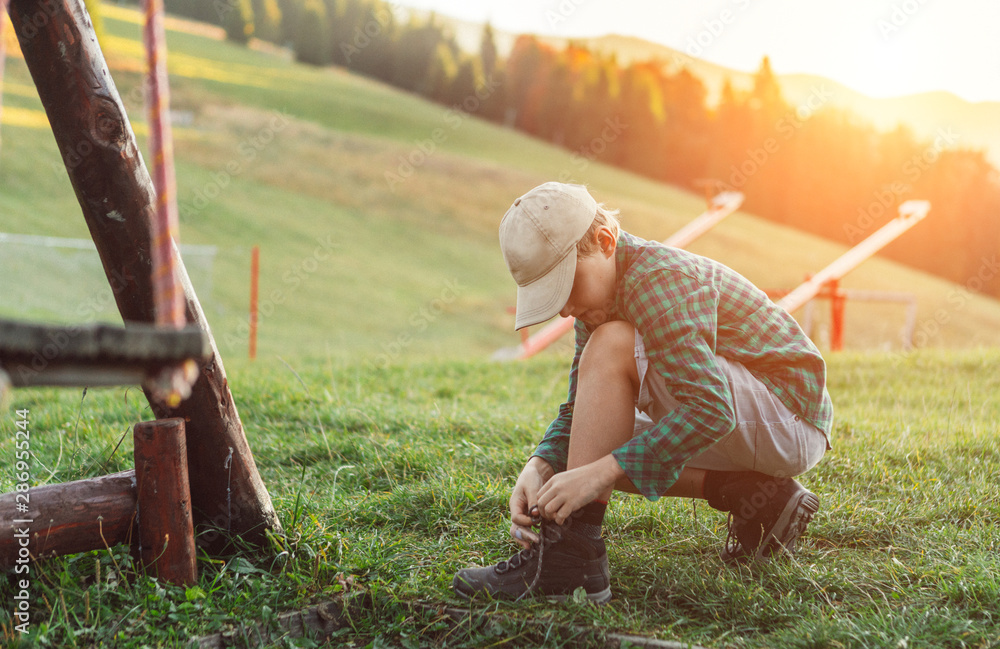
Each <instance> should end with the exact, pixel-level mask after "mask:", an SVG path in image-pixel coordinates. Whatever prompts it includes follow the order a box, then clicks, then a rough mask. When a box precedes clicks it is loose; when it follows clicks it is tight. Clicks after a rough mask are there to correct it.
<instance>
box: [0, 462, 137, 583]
mask: <svg viewBox="0 0 1000 649" xmlns="http://www.w3.org/2000/svg"><path fill="white" fill-rule="evenodd" d="M135 504H136V490H135V471H123V472H121V473H113V474H111V475H106V476H101V477H100V478H90V479H88V480H77V481H75V482H64V483H61V484H54V485H46V486H44V487H35V488H34V489H29V490H28V491H26V492H23V493H21V492H12V493H8V494H3V495H2V496H0V570H7V569H10V568H12V567H14V566H15V564H16V562H17V561H19V560H24V559H26V558H27V557H30V560H34V559H40V558H45V557H51V556H58V555H64V554H74V553H77V552H89V551H90V550H100V549H103V548H106V547H111V546H113V545H118V544H119V543H125V544H129V543H131V541H132V536H133V523H134V522H135ZM20 505H25V506H26V507H25V509H26V511H18V507H19V506H20ZM22 562H23V561H22Z"/></svg>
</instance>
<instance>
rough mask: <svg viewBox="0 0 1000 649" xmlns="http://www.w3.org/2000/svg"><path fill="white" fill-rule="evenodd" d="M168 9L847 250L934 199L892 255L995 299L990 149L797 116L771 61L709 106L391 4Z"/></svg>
mask: <svg viewBox="0 0 1000 649" xmlns="http://www.w3.org/2000/svg"><path fill="white" fill-rule="evenodd" d="M165 6H166V8H167V10H168V11H170V12H172V13H176V14H180V15H185V16H189V17H193V18H197V19H199V20H205V21H208V22H212V23H215V24H219V25H221V26H223V27H224V28H225V29H226V34H227V36H228V38H230V39H232V40H234V41H237V42H246V41H247V40H248V39H249V38H251V37H254V36H255V37H258V38H261V39H264V40H269V41H273V42H275V43H280V44H285V45H289V46H290V47H291V48H292V49H293V51H294V52H295V56H296V58H297V59H298V60H299V61H302V62H305V63H309V64H313V65H337V66H342V67H344V68H347V69H350V70H352V71H355V72H357V73H359V74H364V75H366V76H370V77H373V78H376V79H379V80H382V81H384V82H386V83H389V84H392V85H393V86H396V87H398V88H401V89H403V90H406V91H410V92H414V93H418V94H420V95H422V96H424V97H427V98H428V99H430V100H432V101H436V102H439V103H441V104H443V105H446V106H449V107H452V108H458V109H460V110H464V111H466V112H474V113H475V114H476V115H478V116H480V117H482V118H485V119H488V120H491V121H494V122H497V123H500V124H504V125H507V126H509V127H511V128H516V129H518V130H521V131H524V132H526V133H529V134H531V135H533V136H535V137H538V138H541V139H544V140H547V141H549V142H552V143H554V144H556V145H558V146H561V147H564V148H566V149H568V150H570V151H572V152H573V153H574V155H573V157H572V158H571V160H572V161H573V162H574V163H575V164H574V166H575V167H576V168H577V169H582V168H583V167H585V166H586V165H587V164H589V163H590V162H591V161H595V160H598V161H600V162H603V163H607V164H611V165H615V166H618V167H621V168H625V169H628V170H631V171H634V172H636V173H639V174H642V175H644V176H648V177H650V178H654V179H656V180H661V181H664V182H668V183H673V184H676V185H679V186H682V187H685V188H691V189H696V190H699V191H700V190H701V189H702V188H705V187H706V186H707V189H708V190H709V191H712V190H722V189H736V190H739V191H742V192H743V193H744V194H745V195H746V203H745V206H746V208H747V209H748V210H749V211H751V212H754V213H756V214H758V215H759V216H762V217H764V218H767V219H770V220H773V221H777V222H779V223H782V224H786V225H789V226H792V227H795V228H798V229H802V230H806V231H808V232H812V233H815V234H819V235H821V236H824V237H827V238H830V239H833V240H836V241H840V242H843V243H845V244H855V243H857V242H859V241H861V240H862V239H864V238H865V237H866V236H868V235H869V234H871V233H872V232H874V231H875V230H876V229H878V228H879V227H881V225H883V224H884V223H886V222H888V221H889V220H890V219H891V218H893V217H894V216H895V215H896V213H897V212H896V208H897V206H898V205H899V204H900V203H901V202H903V201H905V200H907V199H910V198H920V199H927V200H929V201H931V203H932V209H931V213H930V215H929V216H928V218H927V219H926V220H925V221H924V222H923V223H921V224H920V225H918V226H917V227H915V228H914V229H913V230H911V231H909V232H907V233H906V234H905V235H904V236H903V237H902V238H901V239H900V240H899V241H898V242H896V243H893V244H890V245H889V246H888V247H887V248H886V249H885V250H884V253H883V254H885V255H886V256H888V257H890V258H893V259H895V260H897V261H900V262H902V263H905V264H907V265H910V266H913V267H916V268H919V269H922V270H925V271H928V272H931V273H933V274H936V275H938V276H941V277H944V278H946V279H949V280H952V281H954V282H957V283H959V284H960V285H962V286H963V287H964V288H966V289H968V290H970V291H978V292H983V293H987V294H989V295H992V296H994V297H1000V266H998V261H997V256H998V253H1000V174H998V172H997V170H996V169H995V168H994V167H993V166H992V165H991V164H990V163H989V161H988V160H987V158H986V155H985V152H983V151H981V150H976V149H972V148H969V147H966V146H964V145H963V143H962V140H961V136H960V134H959V133H957V132H955V131H954V130H953V129H948V128H942V129H940V130H939V131H938V133H936V134H935V135H934V136H933V137H930V138H922V137H918V136H916V135H915V134H914V133H913V132H912V131H911V130H910V129H908V128H906V127H904V126H900V127H898V128H896V129H895V130H893V131H891V132H881V131H879V130H877V129H875V128H874V127H873V126H872V125H871V124H869V123H867V122H865V121H864V120H862V119H860V118H859V117H858V116H857V115H854V114H852V113H850V112H847V111H845V110H842V109H839V108H836V107H834V106H832V105H831V102H829V100H830V96H829V93H828V92H827V91H826V89H825V88H823V87H822V86H821V85H820V86H818V87H816V88H815V89H814V90H813V93H812V94H811V95H810V96H808V97H807V98H806V99H804V100H802V101H801V102H799V103H798V104H795V105H792V104H791V103H789V102H788V101H787V100H786V99H785V98H784V96H783V94H782V90H781V87H780V84H779V82H778V80H777V79H776V77H775V75H774V74H773V72H772V70H771V66H770V63H769V61H768V59H767V58H765V59H764V60H763V61H762V63H761V66H760V68H759V69H758V71H757V72H756V74H755V75H754V77H753V83H752V86H751V87H750V88H749V89H737V88H734V87H733V86H732V85H730V84H728V83H727V84H726V85H725V87H724V88H723V89H722V92H721V95H720V98H719V100H718V101H717V102H715V103H714V104H710V103H709V101H708V92H707V89H706V87H705V85H704V83H703V82H702V81H701V80H700V79H698V78H697V77H695V76H694V75H693V74H692V73H691V72H690V71H689V70H687V69H686V68H684V67H683V66H682V65H679V64H677V63H676V62H671V61H661V60H649V61H639V62H630V63H627V64H625V63H621V62H619V61H618V60H617V58H616V57H615V56H613V55H603V54H599V53H596V52H593V51H591V50H589V49H587V48H586V47H582V46H580V45H579V44H574V43H572V42H571V43H569V44H568V45H566V46H565V47H562V48H556V47H553V46H551V45H549V44H546V43H545V42H543V41H541V40H539V39H537V38H535V37H532V36H528V35H523V36H520V37H518V38H517V40H516V42H515V43H514V46H513V48H512V49H511V51H510V53H509V55H508V56H507V57H502V56H501V55H500V54H499V52H498V48H497V46H496V43H495V38H494V33H493V30H492V28H491V27H490V25H489V24H487V25H486V26H485V27H484V29H483V32H482V38H481V44H480V48H479V51H478V52H475V53H469V52H465V51H463V50H462V49H461V48H460V47H459V46H458V44H457V42H456V40H455V38H454V35H453V34H452V33H451V32H450V31H449V29H448V28H447V26H446V25H445V24H444V23H443V22H441V21H439V20H438V19H436V18H435V17H434V15H433V14H431V15H430V16H429V17H427V18H425V19H422V20H419V19H416V18H410V19H408V20H406V21H405V22H404V21H403V20H402V19H400V17H399V16H400V15H401V14H399V13H397V12H396V11H395V10H394V9H395V7H393V6H392V5H391V4H390V3H387V2H384V1H382V0H211V1H206V0H166V1H165ZM483 88H488V89H489V91H488V92H481V89H483ZM477 92H478V95H477ZM473 97H477V100H476V101H472V102H470V101H468V100H469V99H470V98H473ZM958 126H959V125H956V128H957V127H958ZM574 171H575V170H574ZM572 173H573V171H571V170H567V172H566V176H567V177H566V178H563V179H562V180H571V179H572V178H571V175H572Z"/></svg>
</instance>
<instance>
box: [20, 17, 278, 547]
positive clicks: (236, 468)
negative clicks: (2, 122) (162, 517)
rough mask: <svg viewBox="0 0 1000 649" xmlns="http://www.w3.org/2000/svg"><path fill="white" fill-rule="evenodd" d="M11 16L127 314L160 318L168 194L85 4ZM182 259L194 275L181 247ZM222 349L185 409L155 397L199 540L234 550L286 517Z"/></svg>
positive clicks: (191, 298) (192, 303)
mask: <svg viewBox="0 0 1000 649" xmlns="http://www.w3.org/2000/svg"><path fill="white" fill-rule="evenodd" d="M10 16H11V20H12V22H13V25H14V30H15V32H16V33H17V38H18V42H19V43H20V46H21V51H22V52H23V54H24V60H25V63H26V64H27V66H28V70H29V71H30V72H31V76H32V79H34V81H35V85H36V87H37V88H38V95H39V98H40V99H41V101H42V105H43V106H44V107H45V112H46V115H47V116H48V119H49V123H50V124H51V125H52V132H53V134H54V135H55V139H56V143H57V145H58V147H59V150H60V152H61V153H62V156H63V162H64V163H65V165H66V170H67V172H68V174H69V177H70V181H71V183H72V185H73V189H74V191H75V192H76V196H77V200H78V201H79V203H80V207H81V208H82V210H83V216H84V219H85V220H86V221H87V227H88V228H89V229H90V234H91V236H92V237H93V239H94V243H95V244H96V245H97V251H98V253H99V254H100V257H101V261H102V263H103V265H104V271H105V274H106V275H107V277H108V280H109V281H110V283H111V289H112V292H113V293H114V297H115V302H116V303H117V305H118V310H119V312H120V313H121V315H122V318H123V319H124V320H126V321H133V322H154V321H155V311H154V301H153V288H152V280H151V274H152V265H151V261H150V260H151V251H150V246H151V240H152V219H153V215H154V212H155V207H156V205H155V202H156V195H155V192H154V191H153V185H152V181H151V180H150V177H149V171H148V170H147V169H146V167H145V165H144V164H143V161H142V156H141V154H140V153H139V149H138V147H137V145H136V140H135V135H134V133H133V132H132V127H131V126H130V124H129V121H128V119H127V118H126V115H125V109H124V107H123V105H122V102H121V97H120V96H119V94H118V90H117V89H116V88H115V85H114V81H113V80H112V79H111V74H110V72H109V71H108V67H107V64H106V62H105V60H104V55H103V54H102V53H101V50H100V47H99V46H98V43H97V37H96V35H95V34H94V29H93V25H92V24H91V22H90V17H89V15H88V14H87V11H86V8H85V7H84V4H83V0H45V1H44V2H43V1H40V0H11V3H10ZM174 251H175V252H174V254H175V255H177V253H176V247H175V248H174ZM175 261H176V266H175V269H176V270H177V272H178V274H179V275H181V278H182V280H183V279H184V278H186V275H187V273H186V271H185V269H184V266H183V263H182V262H181V260H180V258H179V255H178V258H177V259H176V260H175ZM185 299H186V302H187V304H186V311H187V313H186V317H187V320H188V322H190V323H192V324H197V325H199V326H201V327H202V328H203V329H204V330H205V331H209V328H208V323H207V322H206V321H205V320H204V315H203V314H202V312H201V307H200V305H199V304H198V299H197V297H196V296H195V294H194V291H193V290H192V289H191V287H190V282H186V286H185ZM209 333H210V332H209ZM212 351H213V354H212V358H211V360H210V361H208V362H207V363H206V364H205V365H204V366H203V367H202V368H201V370H200V375H199V377H198V380H197V381H196V382H195V384H194V386H193V388H192V394H191V396H190V397H189V398H187V399H186V400H185V401H183V402H182V403H181V404H180V405H179V406H178V407H176V408H170V407H168V406H166V405H164V404H161V403H159V402H158V401H157V400H156V399H154V398H152V397H151V395H150V393H149V391H147V392H146V396H147V399H149V401H150V406H151V407H152V409H153V413H154V415H155V416H156V418H157V419H167V418H170V417H181V418H183V419H184V420H185V422H186V425H187V433H188V434H187V438H188V469H189V475H190V480H191V500H192V506H193V508H194V512H195V524H196V525H197V526H199V527H204V528H210V529H211V530H212V531H211V532H209V533H205V534H201V533H199V535H198V542H199V544H204V545H206V548H207V549H208V550H209V551H210V552H214V553H218V552H223V551H225V549H226V547H227V546H228V545H229V541H230V540H231V537H234V536H238V537H240V538H241V539H242V541H243V542H244V543H246V544H249V545H255V546H259V547H263V546H265V545H266V532H267V531H268V530H275V531H277V530H280V524H279V522H278V518H277V515H276V514H275V512H274V507H273V505H272V504H271V498H270V496H269V495H268V493H267V490H266V489H265V488H264V483H263V482H262V481H261V479H260V474H259V472H258V471H257V466H256V464H255V463H254V459H253V455H252V453H251V452H250V447H249V445H248V444H247V440H246V436H245V434H244V431H243V426H242V423H241V422H240V418H239V414H238V413H237V411H236V406H235V404H234V403H233V397H232V394H231V393H230V391H229V385H228V382H227V381H226V374H225V369H224V368H223V365H222V358H221V357H220V356H219V353H218V349H217V348H216V346H215V344H214V340H213V341H212Z"/></svg>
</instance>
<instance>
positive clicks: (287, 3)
mask: <svg viewBox="0 0 1000 649" xmlns="http://www.w3.org/2000/svg"><path fill="white" fill-rule="evenodd" d="M277 2H278V11H279V12H280V13H281V42H282V43H286V44H287V43H292V42H293V41H294V40H295V33H296V31H297V30H298V26H299V14H300V13H301V11H302V2H303V0H277Z"/></svg>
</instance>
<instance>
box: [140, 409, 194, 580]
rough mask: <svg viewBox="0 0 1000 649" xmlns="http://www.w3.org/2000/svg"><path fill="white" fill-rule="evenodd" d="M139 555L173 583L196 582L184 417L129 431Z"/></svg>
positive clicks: (154, 572) (153, 571) (150, 568)
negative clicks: (133, 454)
mask: <svg viewBox="0 0 1000 649" xmlns="http://www.w3.org/2000/svg"><path fill="white" fill-rule="evenodd" d="M133 439H134V442H135V449H134V453H135V481H136V491H137V500H138V511H139V558H140V559H141V560H142V565H143V566H144V567H145V568H146V571H147V572H148V573H150V574H152V575H153V576H154V577H158V578H159V579H162V580H164V581H167V582H170V583H172V584H178V585H183V586H191V585H194V584H196V583H198V567H197V562H196V555H195V547H194V522H193V519H192V518H191V494H190V487H189V486H188V466H187V451H186V445H185V443H184V420H183V419H179V418H176V417H175V418H173V419H157V420H156V421H144V422H141V423H138V424H136V425H135V427H134V429H133Z"/></svg>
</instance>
